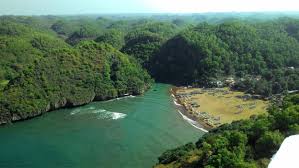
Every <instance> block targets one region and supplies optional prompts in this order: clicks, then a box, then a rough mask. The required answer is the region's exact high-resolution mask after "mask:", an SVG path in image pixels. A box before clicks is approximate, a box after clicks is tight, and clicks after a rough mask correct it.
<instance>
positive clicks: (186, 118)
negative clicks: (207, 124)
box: [178, 110, 209, 132]
mask: <svg viewBox="0 0 299 168" xmlns="http://www.w3.org/2000/svg"><path fill="white" fill-rule="evenodd" d="M178 112H179V113H180V114H181V116H182V117H183V119H184V120H186V121H187V122H188V123H189V124H191V125H192V126H193V127H194V128H196V129H199V130H201V131H203V132H209V131H207V130H205V129H204V128H202V127H200V126H199V124H198V123H197V122H196V121H194V120H192V119H190V118H188V117H187V116H185V115H184V114H183V113H182V112H181V111H180V110H178Z"/></svg>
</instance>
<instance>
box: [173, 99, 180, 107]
mask: <svg viewBox="0 0 299 168" xmlns="http://www.w3.org/2000/svg"><path fill="white" fill-rule="evenodd" d="M173 103H174V104H175V105H177V106H182V105H181V104H179V103H177V102H176V100H173Z"/></svg>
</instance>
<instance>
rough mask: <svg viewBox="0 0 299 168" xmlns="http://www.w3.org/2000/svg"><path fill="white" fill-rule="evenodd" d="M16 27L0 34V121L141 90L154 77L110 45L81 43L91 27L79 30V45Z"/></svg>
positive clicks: (12, 25)
mask: <svg viewBox="0 0 299 168" xmlns="http://www.w3.org/2000/svg"><path fill="white" fill-rule="evenodd" d="M15 25H16V26H14V24H9V25H7V26H8V27H7V28H5V30H9V31H7V33H5V34H3V35H1V36H0V51H1V52H0V53H1V54H0V57H1V61H0V65H1V69H0V82H1V87H0V89H1V94H0V109H1V112H0V121H1V122H10V121H11V120H13V121H14V120H19V119H26V118H30V117H34V116H36V115H40V114H41V113H43V112H46V111H49V110H54V109H57V108H61V107H68V106H78V105H83V104H86V103H89V102H91V101H93V100H106V99H111V98H115V97H118V96H123V95H125V94H142V93H143V92H144V91H145V90H146V89H147V88H148V87H150V84H151V82H152V79H151V78H150V76H149V75H148V74H147V72H146V71H145V70H143V69H142V67H141V65H139V64H138V63H137V61H136V60H135V59H134V58H132V57H130V56H128V55H125V54H123V53H121V52H119V51H118V50H116V49H114V48H113V47H112V46H110V45H109V44H105V43H96V42H93V41H82V42H79V41H81V40H82V39H81V37H82V38H88V37H92V36H93V33H94V32H93V31H92V29H85V28H82V29H80V30H79V31H78V32H77V33H78V35H79V36H80V39H79V40H78V41H77V40H75V41H76V43H78V44H77V45H76V46H75V47H71V46H69V45H68V44H66V43H65V42H64V41H63V40H62V39H59V38H57V37H55V36H52V35H51V34H49V33H45V32H39V31H37V30H34V29H30V28H28V27H26V26H24V27H23V26H22V25H19V24H15ZM2 26H3V27H5V25H2ZM19 27H21V28H19ZM23 28H24V31H23V30H22V29H23ZM3 29H4V28H3ZM19 29H20V30H19ZM11 30H13V31H11ZM11 32H19V33H13V34H11ZM7 81H9V83H8V84H7Z"/></svg>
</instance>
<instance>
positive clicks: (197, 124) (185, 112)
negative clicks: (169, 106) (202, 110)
mask: <svg viewBox="0 0 299 168" xmlns="http://www.w3.org/2000/svg"><path fill="white" fill-rule="evenodd" d="M178 89H179V88H178V87H172V88H171V89H170V93H171V95H172V98H173V101H174V104H175V105H176V107H177V109H178V111H179V112H180V113H181V115H183V118H184V116H185V117H187V118H188V119H190V120H191V121H193V122H192V123H190V122H189V123H190V124H191V125H192V126H194V127H195V128H197V129H200V130H202V131H204V132H208V131H209V130H211V129H213V127H211V126H209V125H207V124H206V123H205V122H204V121H201V120H199V119H198V118H197V117H194V116H193V115H190V114H189V112H188V109H187V108H186V107H185V105H184V104H183V102H181V101H180V99H179V98H178V97H177V90H178Z"/></svg>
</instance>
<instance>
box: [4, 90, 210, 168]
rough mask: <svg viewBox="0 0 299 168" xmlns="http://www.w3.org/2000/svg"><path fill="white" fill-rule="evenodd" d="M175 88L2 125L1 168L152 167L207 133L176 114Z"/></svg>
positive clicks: (152, 91)
mask: <svg viewBox="0 0 299 168" xmlns="http://www.w3.org/2000/svg"><path fill="white" fill-rule="evenodd" d="M170 87H171V86H170V85H166V84H155V85H154V86H153V88H152V89H150V90H149V91H148V92H147V93H146V94H145V95H143V96H136V97H126V98H122V99H115V100H110V101H104V102H93V103H91V104H89V105H86V106H82V107H78V108H72V109H62V110H57V111H54V112H50V113H47V114H45V115H43V116H41V117H38V118H35V119H32V120H28V121H24V122H18V123H14V124H12V125H6V126H3V127H0V148H1V151H0V167H6V168H17V167H18V168H20V167H30V168H35V167H36V168H37V167H49V168H50V167H78V168H79V167H80V168H81V167H89V168H93V167H104V168H105V167H109V168H114V167H115V168H118V167H124V168H127V167H128V168H129V167H152V166H153V165H154V164H155V163H156V162H157V157H158V156H159V155H160V154H161V153H162V152H164V151H165V150H167V149H171V148H174V147H177V146H180V145H183V144H186V143H188V142H194V141H196V140H198V138H199V137H200V136H202V135H203V134H204V133H203V132H202V131H200V130H198V129H196V128H194V127H192V126H191V125H190V124H189V123H187V122H186V121H185V120H184V119H183V118H182V116H181V115H180V114H179V113H178V112H177V108H176V107H175V105H174V104H173V100H172V97H171V95H170V94H169V89H170Z"/></svg>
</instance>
